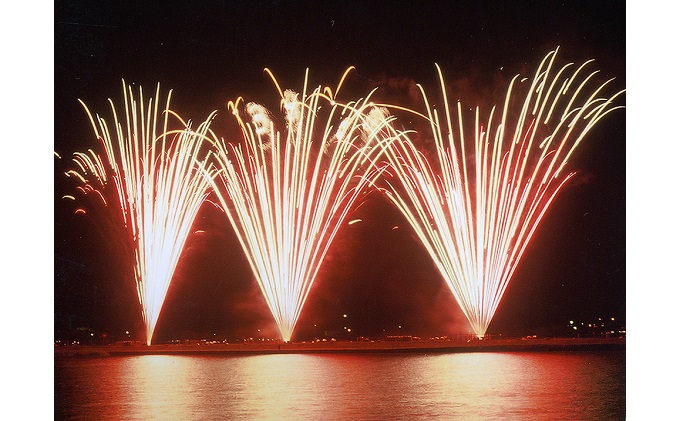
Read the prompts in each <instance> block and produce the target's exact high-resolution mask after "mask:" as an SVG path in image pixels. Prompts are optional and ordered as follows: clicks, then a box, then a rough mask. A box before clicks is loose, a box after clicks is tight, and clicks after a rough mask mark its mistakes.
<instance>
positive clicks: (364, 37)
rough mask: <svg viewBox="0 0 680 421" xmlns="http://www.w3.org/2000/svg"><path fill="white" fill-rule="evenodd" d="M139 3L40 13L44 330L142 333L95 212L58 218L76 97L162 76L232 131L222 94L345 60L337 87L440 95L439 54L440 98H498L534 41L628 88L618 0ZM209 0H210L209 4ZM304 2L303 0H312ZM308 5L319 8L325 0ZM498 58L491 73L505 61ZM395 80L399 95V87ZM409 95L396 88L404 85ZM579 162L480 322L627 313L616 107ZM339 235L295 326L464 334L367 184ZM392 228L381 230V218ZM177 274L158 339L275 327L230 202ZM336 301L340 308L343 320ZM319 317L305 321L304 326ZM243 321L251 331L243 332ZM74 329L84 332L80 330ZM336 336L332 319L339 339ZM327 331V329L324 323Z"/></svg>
mask: <svg viewBox="0 0 680 421" xmlns="http://www.w3.org/2000/svg"><path fill="white" fill-rule="evenodd" d="M138 3H139V2H111V3H109V2H87V1H68V2H64V1H57V2H56V3H55V13H54V41H55V43H54V107H55V112H54V116H55V119H54V121H55V124H54V150H55V151H56V152H58V153H59V154H60V155H61V157H62V159H61V160H58V159H55V162H54V329H55V338H56V339H59V338H60V337H68V336H70V335H75V334H77V333H74V332H79V331H78V330H77V329H78V328H88V329H91V330H92V331H93V332H96V333H97V334H100V333H107V334H108V335H110V337H119V336H121V335H122V334H123V333H124V332H125V331H126V330H129V331H131V332H132V335H133V336H134V337H136V339H141V338H142V337H143V330H142V321H141V314H140V312H139V305H138V303H137V300H136V293H135V290H134V284H133V281H132V279H131V278H130V277H129V272H128V271H129V270H130V268H129V267H128V266H126V265H127V263H126V262H125V260H124V259H123V258H122V256H121V253H120V248H119V244H118V242H119V239H115V238H111V231H110V230H106V229H103V228H102V227H103V226H104V224H102V221H98V220H96V218H89V219H88V218H83V217H82V215H74V214H73V210H74V207H73V204H72V203H71V202H68V201H64V200H61V197H62V196H63V195H65V194H72V191H71V190H69V189H71V188H72V185H71V184H69V183H68V182H67V180H66V178H65V177H64V176H63V173H64V171H65V170H66V169H67V168H68V166H69V157H70V155H71V153H73V152H75V151H82V150H86V149H87V148H97V147H98V144H97V142H96V139H95V138H94V137H93V134H92V131H91V128H90V124H89V121H88V120H87V116H86V114H85V112H84V111H83V109H82V107H81V105H80V104H79V103H78V101H77V100H78V99H82V100H83V101H84V102H85V103H86V104H87V105H88V106H89V107H90V109H92V110H96V111H98V112H100V113H102V114H104V115H108V112H109V111H108V105H107V103H106V100H107V98H112V99H113V100H114V102H116V103H118V102H120V98H121V78H124V79H125V80H126V82H128V83H134V84H135V85H140V84H141V85H142V86H143V87H144V88H145V90H146V91H147V92H150V91H151V90H152V89H154V88H155V84H156V83H157V82H160V83H161V87H162V89H166V90H167V89H173V105H172V108H173V109H174V110H176V111H177V112H178V113H179V114H180V115H182V116H183V117H185V118H191V119H193V120H195V121H203V119H205V118H206V117H207V116H208V114H209V113H210V112H211V111H213V110H218V112H219V114H218V117H217V119H216V120H215V122H214V123H213V128H214V129H215V130H217V131H218V133H219V132H227V131H230V130H233V129H234V123H233V120H232V119H231V118H230V117H229V115H228V114H227V111H226V103H227V101H229V100H232V99H235V98H236V97H238V96H243V97H244V98H245V99H246V101H250V100H252V101H255V102H261V103H264V104H266V105H268V106H270V108H271V109H275V107H276V104H277V100H278V99H277V92H276V90H275V87H274V86H273V84H272V83H271V81H270V80H269V79H268V77H267V76H266V75H265V74H264V73H263V69H264V68H270V69H271V70H272V71H273V73H274V74H275V75H276V76H277V78H278V80H279V82H280V83H281V84H282V85H283V86H282V87H283V88H288V87H290V88H293V89H299V87H300V86H301V84H302V79H303V76H304V72H305V69H306V68H309V69H310V75H311V79H312V82H313V83H314V84H323V85H333V84H335V83H336V82H337V80H338V79H339V77H340V76H341V75H342V73H343V72H344V70H345V69H346V68H347V67H348V66H350V65H351V66H355V67H356V69H357V70H356V72H354V73H353V74H352V75H351V77H350V79H349V80H348V89H350V94H352V93H353V92H356V93H355V95H354V96H355V97H360V96H364V95H366V94H367V93H368V92H369V90H370V89H372V88H374V87H379V90H378V92H377V93H376V95H378V96H379V97H380V96H382V97H383V98H386V99H397V100H400V99H403V98H404V97H403V94H399V93H398V92H397V91H395V88H394V86H395V85H399V84H400V83H403V84H409V83H412V82H413V81H415V82H417V83H421V84H422V85H424V86H425V87H426V89H428V88H429V91H430V92H433V93H434V92H436V83H437V75H436V69H435V65H434V64H435V63H438V64H439V65H440V66H441V67H442V69H443V71H444V74H445V76H446V78H447V82H448V83H449V84H450V86H451V87H452V88H451V89H450V90H449V94H450V95H451V96H452V97H453V98H455V99H460V100H461V101H463V102H464V103H465V104H467V105H470V106H475V105H477V104H480V105H483V104H488V103H489V102H491V101H499V100H500V98H502V95H503V94H504V93H505V90H506V88H507V85H506V82H507V81H508V80H509V79H510V78H511V77H512V76H514V75H515V74H516V73H518V72H520V71H524V72H526V73H525V74H527V75H528V74H530V73H529V72H531V71H533V70H534V69H535V66H536V65H537V64H538V62H539V61H540V60H541V59H542V58H543V57H544V56H545V54H546V53H547V52H549V51H550V50H552V49H554V48H556V47H558V46H559V47H560V55H559V57H561V58H562V59H564V60H569V61H575V62H577V63H581V62H583V61H585V60H588V59H590V58H594V59H595V60H596V62H595V65H594V67H596V68H598V69H600V70H601V71H602V73H603V75H604V76H603V77H607V78H609V77H615V78H616V80H615V82H614V83H615V86H616V87H617V88H619V89H623V88H625V87H626V31H625V29H626V19H625V18H626V15H625V3H624V2H621V1H599V2H589V1H577V2H553V1H549V2H505V3H504V2H469V3H470V4H472V3H475V4H476V6H474V7H471V6H469V5H463V4H462V2H428V4H427V5H421V4H416V3H417V2H399V1H392V2H382V1H378V2H361V1H342V2H309V4H308V3H307V2H303V1H256V2H245V1H233V2H224V4H221V3H220V2H182V5H181V6H171V5H168V4H165V3H163V5H162V6H160V5H154V6H151V5H139V4H138ZM218 3H220V4H218ZM316 3H319V4H318V5H317V4H316ZM320 4H323V6H321V5H320ZM501 68H502V69H501ZM351 90H354V91H351ZM399 95H402V96H399ZM406 97H407V96H406ZM572 169H575V170H578V171H579V175H578V176H577V177H576V178H575V179H574V180H573V181H572V182H571V183H570V184H569V185H568V186H567V187H566V188H565V189H564V190H563V191H562V192H561V194H560V195H559V197H558V199H557V200H556V201H555V202H554V204H553V205H552V207H551V209H550V211H549V212H548V214H547V215H546V216H545V218H544V220H543V222H542V223H541V225H540V227H539V229H538V231H537V233H536V234H535V236H534V239H533V241H532V243H531V244H530V246H529V247H528V248H527V250H526V252H525V254H524V257H523V261H522V263H521V264H520V266H519V268H518V270H517V271H516V273H515V275H514V277H513V279H512V281H511V283H510V286H509V288H508V290H507V291H506V294H505V296H504V299H503V301H502V302H501V305H500V306H499V308H498V310H497V312H496V315H495V317H494V320H493V322H492V323H491V326H490V327H489V333H492V334H499V333H502V334H507V335H530V334H553V333H555V334H556V333H560V332H563V331H562V330H560V329H563V328H564V327H565V325H566V324H567V323H568V321H569V320H580V321H585V322H588V321H590V320H596V319H597V318H598V317H603V318H604V317H606V318H610V317H615V318H616V319H617V320H620V321H621V322H622V324H624V323H625V318H626V111H619V112H616V113H614V114H611V115H610V116H609V117H607V118H606V119H605V120H604V121H603V122H601V123H600V124H599V126H598V127H596V128H595V129H594V130H592V131H591V132H590V134H589V136H588V137H587V138H586V141H585V143H584V144H583V145H582V146H581V147H580V148H579V150H577V155H576V156H575V158H574V159H573V160H572ZM352 218H361V219H362V220H363V222H362V223H360V224H355V225H352V226H345V227H344V228H343V229H342V230H341V231H340V232H339V234H338V236H337V238H336V240H335V242H334V243H333V246H332V247H331V250H330V252H329V254H328V256H327V258H326V260H325V262H324V264H323V265H322V268H321V271H320V273H319V276H318V277H317V279H316V281H315V284H314V286H313V288H312V291H311V293H310V295H309V297H308V299H307V302H306V305H305V308H304V310H303V312H302V316H301V318H300V320H299V322H298V326H297V328H296V335H294V338H293V339H300V340H302V339H306V338H312V337H315V336H322V335H324V334H325V333H329V334H332V333H333V332H334V331H342V329H343V327H344V326H346V325H347V324H349V325H351V327H352V335H351V336H352V337H355V336H359V335H364V336H378V335H385V334H407V335H418V336H435V335H453V334H458V333H467V332H468V327H467V322H466V320H465V319H464V316H463V315H462V312H461V311H460V310H459V309H458V305H457V304H456V302H455V300H454V299H453V296H452V294H451V292H450V291H449V290H448V287H446V285H445V284H444V282H443V280H442V279H441V276H440V275H439V273H438V272H437V270H436V268H435V266H434V264H433V263H432V261H431V260H430V257H429V256H428V255H427V253H426V252H425V249H424V248H423V247H422V246H421V245H420V243H419V242H418V241H417V240H416V239H415V236H414V234H413V233H412V231H411V230H410V228H409V227H408V226H407V224H406V222H405V220H404V219H403V217H402V216H401V215H400V214H399V213H398V212H397V211H396V209H394V208H393V207H392V206H391V205H390V204H388V203H387V202H386V200H385V199H383V198H382V197H381V196H380V195H379V194H377V193H375V194H371V195H370V196H369V198H368V200H367V202H366V204H365V205H364V206H362V207H361V208H360V209H358V210H357V211H356V212H354V213H353V214H352ZM396 225H398V226H400V229H399V230H392V227H393V226H396ZM195 227H196V229H202V230H205V232H206V233H205V235H203V236H200V237H198V236H194V237H190V238H189V240H188V242H187V244H186V248H185V252H184V254H183V257H182V258H181V260H180V263H179V266H178V268H177V271H176V273H175V277H174V279H173V282H172V283H171V285H170V289H169V292H168V295H167V297H166V302H165V306H164V308H163V310H162V312H161V316H160V321H159V323H158V326H157V328H156V334H155V338H156V339H157V340H160V341H162V340H169V339H174V338H180V337H182V338H196V339H198V338H208V339H209V338H212V337H216V338H219V339H235V338H242V337H253V336H267V337H276V336H277V335H278V333H277V330H276V326H275V324H274V322H273V319H272V318H271V314H270V313H269V310H268V308H267V306H266V304H265V302H264V299H263V298H262V296H261V293H260V291H259V288H258V286H257V284H256V282H255V280H254V278H253V276H252V272H251V270H250V267H249V266H248V264H247V261H246V258H245V256H244V254H243V252H242V251H241V248H240V245H239V243H238V241H237V239H236V237H235V235H234V233H233V230H232V229H231V227H230V226H229V223H228V221H227V219H226V217H225V216H224V215H223V214H221V213H219V212H218V211H217V210H216V209H214V208H211V207H205V208H204V209H203V211H202V212H201V213H200V214H199V216H198V219H197V221H196V225H195ZM343 314H347V316H348V317H347V318H344V317H343ZM315 325H316V326H315ZM258 329H259V330H260V331H259V332H258ZM82 331H83V330H82V329H81V330H80V332H82ZM335 336H338V335H335ZM339 337H341V335H340V336H339Z"/></svg>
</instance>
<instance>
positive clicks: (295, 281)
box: [215, 68, 390, 341]
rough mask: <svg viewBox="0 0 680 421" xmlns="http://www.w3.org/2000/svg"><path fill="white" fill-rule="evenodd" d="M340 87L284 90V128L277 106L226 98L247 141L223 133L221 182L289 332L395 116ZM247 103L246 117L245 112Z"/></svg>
mask: <svg viewBox="0 0 680 421" xmlns="http://www.w3.org/2000/svg"><path fill="white" fill-rule="evenodd" d="M350 70H351V68H350V69H348V71H347V72H345V74H344V75H343V77H342V78H341V80H340V83H339V84H338V87H337V88H336V89H335V91H333V90H332V89H330V88H327V87H326V88H323V89H322V88H321V86H318V87H316V88H315V89H313V90H312V91H308V74H305V81H304V86H303V88H302V90H301V92H299V93H298V92H294V91H292V90H286V91H282V90H281V88H280V87H279V84H278V82H277V81H276V78H275V77H274V76H273V75H272V74H271V72H269V71H268V70H267V72H268V73H269V75H270V76H271V78H272V80H273V81H274V83H275V85H276V87H277V89H278V92H279V95H280V98H281V110H282V113H283V119H284V121H285V129H283V130H279V129H278V128H276V126H275V123H274V121H273V116H272V113H270V111H269V110H267V109H266V108H265V107H263V106H262V105H259V104H255V103H248V104H245V107H243V104H242V99H241V98H239V99H237V100H236V101H234V102H230V103H229V104H228V108H229V109H230V110H231V111H232V112H233V115H234V117H235V118H236V121H237V123H238V125H239V127H240V129H241V131H242V134H243V143H242V144H240V145H234V144H226V143H224V142H223V141H218V140H216V139H215V145H216V149H217V153H216V154H215V156H216V160H215V162H216V164H215V166H216V167H217V169H218V170H219V176H218V177H217V178H216V180H217V184H219V186H218V185H217V184H216V185H215V190H216V192H217V193H218V197H219V200H220V202H221V204H222V206H223V208H224V210H225V213H226V215H227V217H228V219H229V221H230V222H231V225H232V227H233V228H234V230H235V232H236V235H237V236H238V239H239V241H240V243H241V245H242V247H243V250H244V251H245V254H246V256H247V259H248V261H249V263H250V266H251V268H252V270H253V272H254V274H255V278H256V279H257V282H258V284H259V286H260V288H261V290H262V293H263V295H264V297H265V300H266V302H267V304H268V306H269V309H270V310H271V312H272V315H273V316H274V319H275V321H276V323H277V325H278V327H279V330H280V333H281V336H282V338H283V340H285V341H289V340H290V338H291V336H292V334H293V330H294V328H295V324H296V323H297V320H298V318H299V316H300V313H301V311H302V308H303V305H304V303H305V300H306V298H307V295H308V294H309V291H310V289H311V287H312V283H313V282H314V279H315V277H316V275H317V273H318V271H319V268H320V266H321V263H322V261H323V259H324V257H325V256H326V254H327V252H328V249H329V247H330V245H331V242H332V241H333V238H334V237H335V235H336V234H337V232H338V230H339V229H340V227H341V225H342V224H343V221H344V220H345V217H346V216H347V215H348V213H349V212H350V211H351V209H352V208H353V206H354V205H356V204H357V203H358V201H359V200H360V198H361V197H362V195H363V194H364V193H365V192H366V191H367V189H366V188H367V187H368V186H370V185H371V183H372V182H373V180H374V179H375V178H376V177H377V176H378V175H379V172H380V171H379V170H378V171H376V170H375V165H374V160H375V158H376V157H375V156H374V153H375V151H376V150H377V149H375V148H374V146H375V142H374V141H373V139H377V138H379V137H380V136H383V135H385V133H386V132H387V131H386V124H387V123H388V122H389V121H390V118H388V117H387V116H386V114H385V113H384V110H383V109H381V108H377V107H375V106H373V105H372V103H371V101H370V95H368V97H367V98H365V99H361V100H359V101H355V102H351V103H345V104H341V103H339V102H337V101H336V99H335V98H336V95H337V92H338V91H339V89H340V86H341V85H342V82H343V81H344V79H345V77H346V76H347V74H348V72H349V71H350ZM242 108H245V113H246V116H245V118H246V119H247V120H248V121H245V120H244V118H243V117H242V115H241V109H242Z"/></svg>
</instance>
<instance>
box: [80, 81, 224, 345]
mask: <svg viewBox="0 0 680 421" xmlns="http://www.w3.org/2000/svg"><path fill="white" fill-rule="evenodd" d="M171 94H172V91H170V92H169V93H168V96H167V99H166V102H165V107H164V108H163V109H161V108H160V106H161V104H160V100H161V98H160V85H158V86H157V88H156V94H155V97H152V98H150V99H149V100H148V102H145V100H144V96H143V92H142V89H141V87H140V89H139V96H138V97H135V95H134V92H133V89H132V87H131V86H128V87H126V85H125V81H123V99H124V104H125V108H124V119H123V120H122V121H121V120H120V119H119V114H118V111H117V109H116V107H115V105H114V103H113V101H111V100H109V104H110V108H111V113H112V116H113V125H112V126H111V127H109V124H108V123H107V121H106V120H105V119H104V118H102V117H100V116H99V115H95V116H93V115H92V113H91V112H90V110H89V109H88V107H87V106H86V105H85V104H84V103H83V102H82V101H81V104H82V105H83V107H84V108H85V111H86V112H87V115H88V117H89V119H90V123H91V125H92V129H93V130H94V134H95V136H96V137H97V138H98V140H99V141H100V142H101V146H102V147H103V151H104V153H103V155H102V156H103V158H102V156H100V155H98V154H97V153H95V152H94V151H92V150H88V151H87V153H84V152H76V153H74V158H73V160H74V162H75V163H76V165H77V167H78V169H79V171H75V170H71V171H69V172H68V173H67V175H76V176H77V177H78V178H79V179H80V180H81V182H82V184H83V186H82V188H80V189H79V190H80V191H82V192H83V193H86V194H90V193H95V194H97V197H99V198H100V201H101V202H103V204H104V205H105V206H108V208H109V209H111V212H113V213H115V214H118V215H119V216H120V217H121V218H122V221H121V222H122V225H123V226H124V229H125V231H126V233H127V237H128V238H127V240H128V242H129V244H130V246H131V247H132V248H133V249H134V260H135V264H134V278H135V283H136V288H137V295H138V299H139V303H140V305H141V309H142V317H143V319H144V322H145V325H146V342H147V345H149V344H151V339H152V337H153V333H154V329H155V327H156V323H157V321H158V317H159V315H160V312H161V308H162V306H163V302H164V300H165V295H166V293H167V291H168V287H169V285H170V281H171V279H172V277H173V274H174V271H175V268H176V266H177V262H178V261H179V257H180V254H181V252H182V249H183V247H184V243H185V242H186V240H187V237H188V235H189V233H190V229H191V226H192V224H193V222H194V219H195V217H196V214H197V213H198V211H199V209H200V207H201V205H202V204H203V202H204V201H205V200H206V197H207V195H208V194H209V192H210V180H209V179H207V178H206V177H204V176H203V175H202V173H201V171H202V170H201V169H200V168H201V167H202V166H203V164H204V163H205V162H206V161H207V160H208V159H209V156H210V153H204V154H203V155H204V156H203V161H202V162H197V159H198V157H199V155H200V154H201V146H202V144H203V140H204V138H205V137H206V133H207V132H208V130H209V126H210V123H211V121H212V119H213V117H214V114H213V115H211V116H210V117H209V118H208V119H207V120H206V121H205V122H203V123H202V124H200V125H199V127H198V128H197V129H196V130H195V131H194V130H192V129H191V127H190V126H191V125H190V124H188V123H185V122H184V121H183V120H182V119H181V118H179V116H177V114H175V113H173V112H172V111H170V109H169V107H170V97H171ZM170 116H174V117H175V119H174V120H173V121H170ZM177 123H179V125H178V124H177ZM171 125H177V126H178V128H177V129H171V128H170V126H171ZM105 197H109V199H110V200H109V203H107V201H106V199H105Z"/></svg>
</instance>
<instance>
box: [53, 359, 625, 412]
mask: <svg viewBox="0 0 680 421" xmlns="http://www.w3.org/2000/svg"><path fill="white" fill-rule="evenodd" d="M55 418H56V419H97V420H107V419H111V420H122V419H125V420H151V419H159V420H169V419H175V420H204V419H248V420H253V419H277V420H280V419H295V420H298V419H314V420H318V419H325V420H329V419H331V420H345V419H369V420H371V419H391V420H393V419H414V418H439V419H465V420H468V419H472V420H474V419H504V420H508V419H509V420H512V419H518V420H520V419H521V420H527V419H531V420H543V419H545V420H559V419H564V420H576V419H578V420H603V419H607V420H617V419H625V352H624V351H598V352H516V353H460V354H417V353H413V354H318V355H313V354H278V355H240V356H228V355H225V356H214V355H213V356H196V355H182V356H170V355H140V356H125V357H100V358H94V357H93V358H56V359H55Z"/></svg>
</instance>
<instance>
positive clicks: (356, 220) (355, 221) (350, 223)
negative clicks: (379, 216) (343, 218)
mask: <svg viewBox="0 0 680 421" xmlns="http://www.w3.org/2000/svg"><path fill="white" fill-rule="evenodd" d="M357 222H361V219H352V220H351V221H349V222H348V223H347V225H354V224H356V223H357Z"/></svg>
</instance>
